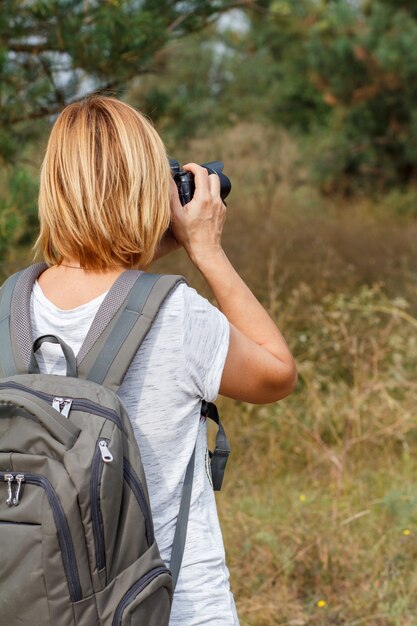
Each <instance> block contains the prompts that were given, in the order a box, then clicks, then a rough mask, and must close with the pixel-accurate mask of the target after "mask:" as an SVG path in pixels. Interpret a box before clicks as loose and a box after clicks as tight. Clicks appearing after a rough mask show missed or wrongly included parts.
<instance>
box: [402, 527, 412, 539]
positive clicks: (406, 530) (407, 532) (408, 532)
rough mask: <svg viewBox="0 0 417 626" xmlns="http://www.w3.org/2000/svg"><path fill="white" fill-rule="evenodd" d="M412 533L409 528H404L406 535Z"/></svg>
mask: <svg viewBox="0 0 417 626" xmlns="http://www.w3.org/2000/svg"><path fill="white" fill-rule="evenodd" d="M410 534H411V531H410V530H409V529H408V528H405V529H404V530H403V535H405V536H406V537H408V535H410Z"/></svg>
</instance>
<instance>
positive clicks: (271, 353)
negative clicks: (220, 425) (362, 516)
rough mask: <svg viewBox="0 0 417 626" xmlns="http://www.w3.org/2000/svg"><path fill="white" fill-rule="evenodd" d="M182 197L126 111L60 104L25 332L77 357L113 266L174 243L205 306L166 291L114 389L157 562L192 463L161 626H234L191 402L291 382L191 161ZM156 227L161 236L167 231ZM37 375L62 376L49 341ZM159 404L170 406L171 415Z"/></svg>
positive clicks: (183, 292)
mask: <svg viewBox="0 0 417 626" xmlns="http://www.w3.org/2000/svg"><path fill="white" fill-rule="evenodd" d="M185 169H188V170H189V171H191V172H192V173H193V174H194V176H195V183H196V191H195V195H194V198H193V199H192V201H191V202H190V203H189V204H188V205H186V206H184V207H183V206H181V204H180V202H179V199H178V193H177V189H176V186H175V184H174V183H173V181H172V179H171V175H170V169H169V166H168V161H167V157H166V152H165V148H164V146H163V143H162V141H161V139H160V138H159V136H158V134H157V133H156V131H155V130H154V129H153V127H152V126H151V125H150V124H149V122H148V121H147V120H146V119H145V118H144V117H143V116H142V115H141V114H140V113H139V112H138V111H136V110H135V109H133V108H132V107H130V106H129V105H127V104H124V103H122V102H120V101H118V100H116V99H114V98H108V97H102V96H92V97H89V98H87V99H85V100H83V101H81V102H77V103H73V104H71V105H69V106H67V107H66V108H65V109H64V110H63V111H62V113H61V114H60V116H59V117H58V119H57V121H56V122H55V124H54V127H53V129H52V132H51V135H50V138H49V141H48V145H47V149H46V154H45V158H44V162H43V165H42V171H41V185H40V194H39V215H40V225H41V228H40V235H39V238H38V241H37V248H38V250H39V252H40V253H41V254H42V255H43V256H44V258H45V260H46V261H47V263H48V265H49V267H48V269H46V270H45V271H44V272H43V273H42V274H41V275H40V277H39V279H38V281H37V282H36V283H35V284H34V287H33V291H32V297H31V323H32V329H33V336H34V337H37V336H40V335H43V334H56V335H59V336H60V337H61V338H62V339H63V340H64V341H65V342H67V343H68V344H69V345H70V346H71V347H72V349H73V350H74V352H75V354H77V352H78V351H79V349H80V347H81V345H82V343H83V340H84V338H85V336H86V334H87V331H88V329H89V327H90V325H91V323H92V321H93V318H94V316H95V314H96V312H97V310H98V308H99V306H100V304H101V302H102V301H103V299H104V297H105V295H106V293H107V291H108V290H109V288H110V287H111V286H112V284H113V283H114V281H115V280H116V279H117V277H118V276H119V275H120V273H121V272H123V271H125V270H126V269H129V268H140V269H146V268H147V267H148V265H149V264H150V262H151V261H152V260H153V259H154V258H156V257H157V256H160V255H161V254H166V253H167V252H169V251H170V250H173V249H176V248H177V247H179V246H183V247H184V248H185V250H186V252H187V254H188V256H189V258H190V260H191V262H192V263H193V264H194V265H195V266H196V267H197V268H198V269H199V271H200V272H201V273H202V275H203V276H204V278H205V279H206V281H207V283H208V284H209V286H210V287H211V289H212V291H213V294H214V296H215V298H216V300H217V302H218V305H219V309H220V310H219V309H217V308H216V307H214V306H212V305H211V304H210V303H209V302H208V301H207V300H205V299H204V298H202V297H201V296H199V295H198V294H197V293H196V291H195V290H194V289H192V288H190V287H188V286H186V285H184V284H180V285H179V286H177V288H176V289H175V290H174V291H173V293H172V294H171V295H170V296H169V297H168V298H167V300H166V301H165V303H164V305H163V307H162V309H161V310H160V312H159V314H158V316H157V319H156V321H155V323H154V325H153V326H152V328H151V330H150V332H149V334H148V335H147V337H146V339H145V341H144V343H143V344H142V346H141V347H140V349H139V350H138V352H137V354H136V357H135V358H134V360H133V362H132V364H131V366H130V368H129V370H128V372H127V375H126V376H125V379H124V381H123V384H122V386H121V388H120V390H119V393H120V396H121V398H122V399H123V401H124V403H125V405H126V407H127V409H128V412H129V416H130V419H131V420H132V424H133V427H134V430H135V435H136V437H137V441H138V445H139V448H140V450H141V455H142V463H143V466H144V468H145V472H146V476H147V482H148V489H149V494H150V501H151V506H152V513H153V518H154V524H155V534H156V538H157V541H158V545H159V548H160V551H161V555H162V558H163V559H164V560H165V561H166V562H167V564H169V561H170V553H171V546H172V540H173V536H174V530H175V524H176V518H177V514H178V507H179V501H180V495H181V488H182V482H183V479H184V473H185V469H186V467H187V464H188V461H189V459H190V456H191V454H192V451H193V449H194V446H195V443H196V442H197V447H196V468H195V478H194V483H193V493H192V502H191V509H190V516H189V524H188V531H187V543H186V547H185V552H184V557H183V562H182V568H181V572H180V576H179V580H178V584H177V588H176V591H175V595H174V602H173V607H172V615H171V620H170V624H172V626H174V625H175V626H197V625H203V624H204V625H207V626H209V625H210V626H229V625H230V626H232V625H233V626H235V625H236V624H238V618H237V615H236V609H235V605H234V601H233V596H232V594H231V592H230V590H229V582H228V578H229V574H228V570H227V567H226V564H225V555H224V547H223V542H222V536H221V531H220V526H219V521H218V517H217V511H216V505H215V499H214V495H213V491H212V488H211V484H210V477H209V475H208V473H207V471H206V449H207V437H206V424H205V423H204V422H203V421H201V419H200V407H201V400H202V399H205V400H207V401H212V400H214V399H215V398H216V396H217V395H218V393H220V394H223V395H225V396H227V397H230V398H235V399H238V400H243V401H246V402H253V403H266V402H274V401H277V400H280V399H281V398H283V397H284V396H286V395H287V394H289V393H290V392H291V390H292V389H293V388H294V386H295V383H296V370H295V365H294V361H293V358H292V356H291V354H290V351H289V349H288V347H287V345H286V343H285V340H284V339H283V337H282V335H281V333H280V332H279V330H278V329H277V327H276V326H275V324H274V322H273V321H272V320H271V318H270V317H269V315H268V314H267V313H266V311H265V310H264V309H263V307H262V306H261V305H260V303H259V302H258V301H257V300H256V298H255V297H254V295H253V294H252V293H251V291H250V289H249V288H248V287H247V286H246V285H245V283H244V282H243V281H242V280H241V279H240V278H239V276H238V274H237V273H236V271H235V270H234V269H233V267H232V265H231V264H230V262H229V260H228V259H227V256H226V254H225V253H224V251H223V249H222V246H221V233H222V228H223V224H224V221H225V215H226V209H225V206H224V204H223V203H222V201H221V198H220V195H219V192H220V189H219V179H218V177H217V175H210V176H209V175H208V173H207V171H206V170H205V169H204V168H201V167H199V166H198V165H196V164H194V163H191V164H189V165H187V166H185ZM169 227H170V228H169ZM38 361H39V365H40V369H41V371H42V372H46V373H54V374H64V373H65V364H64V362H63V358H62V356H61V353H60V350H59V346H54V345H51V344H43V345H42V347H41V349H40V350H39V352H38ZM173 408H174V409H175V410H173Z"/></svg>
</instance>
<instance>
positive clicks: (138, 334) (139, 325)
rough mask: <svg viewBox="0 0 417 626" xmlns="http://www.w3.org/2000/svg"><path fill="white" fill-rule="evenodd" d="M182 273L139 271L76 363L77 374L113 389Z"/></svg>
mask: <svg viewBox="0 0 417 626" xmlns="http://www.w3.org/2000/svg"><path fill="white" fill-rule="evenodd" d="M181 282H185V278H183V277H182V276H172V275H164V274H148V273H145V272H143V273H141V274H140V275H139V276H138V278H137V279H136V281H135V283H134V285H133V286H132V288H131V290H130V292H129V294H128V296H127V297H126V299H125V301H124V302H123V304H122V305H121V307H120V309H119V311H118V313H117V315H116V316H115V317H114V318H113V320H112V322H111V323H110V324H109V325H108V327H107V328H106V330H105V331H104V332H103V333H102V334H101V335H100V337H99V338H98V340H97V341H96V342H95V344H94V345H93V346H92V347H91V349H90V350H89V351H88V352H87V354H86V355H85V356H84V358H83V359H82V361H81V362H80V363H79V366H78V375H79V376H81V377H82V378H86V379H88V380H91V381H93V382H96V383H99V384H102V385H105V386H106V387H110V388H111V389H113V390H115V391H117V389H118V388H119V387H120V385H121V383H122V380H123V378H124V375H125V373H126V371H127V370H128V368H129V365H130V363H131V362H132V360H133V357H134V356H135V354H136V352H137V350H138V349H139V347H140V345H141V343H142V341H143V340H144V338H145V337H146V335H147V333H148V331H149V329H150V327H151V326H152V322H153V321H154V319H155V317H156V315H157V313H158V311H159V309H160V307H161V305H162V303H163V302H164V300H165V299H166V297H167V296H168V295H169V294H170V293H171V292H172V291H173V289H174V288H175V287H176V286H177V285H178V284H179V283H181Z"/></svg>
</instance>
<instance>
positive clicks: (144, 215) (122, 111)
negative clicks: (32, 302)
mask: <svg viewBox="0 0 417 626" xmlns="http://www.w3.org/2000/svg"><path fill="white" fill-rule="evenodd" d="M170 176H171V174H170V168H169V164H168V160H167V154H166V150H165V147H164V144H163V143H162V140H161V138H160V137H159V135H158V133H157V132H156V131H155V129H154V128H153V126H152V125H151V123H150V122H149V121H148V120H147V119H146V118H145V117H144V116H143V115H142V114H141V113H139V112H138V111H137V110H136V109H134V108H133V107H131V106H130V105H128V104H126V103H124V102H121V101H120V100H117V99H116V98H111V97H107V96H100V95H93V96H89V97H87V98H85V99H83V100H81V101H78V102H74V103H72V104H69V105H68V106H66V107H65V108H64V109H63V110H62V112H61V113H60V115H59V116H58V118H57V120H56V122H55V124H54V126H53V128H52V131H51V134H50V136H49V140H48V144H47V148H46V154H45V157H44V160H43V164H42V168H41V178H40V190H39V219H40V234H39V237H38V239H37V242H36V244H35V248H36V250H37V252H38V253H41V254H42V255H43V257H44V259H45V261H46V262H47V263H49V264H59V263H62V262H63V261H64V259H68V258H72V259H74V258H76V259H77V260H79V262H80V265H81V267H83V268H85V269H93V270H103V269H105V268H106V267H110V266H114V265H121V266H123V267H126V268H129V267H130V268H131V267H137V266H139V265H147V264H149V263H150V262H151V260H152V258H153V257H154V254H155V249H156V247H157V245H158V243H159V241H160V240H161V238H162V236H163V234H164V232H165V231H166V230H167V228H168V226H169V223H170V215H171V213H170V203H169V189H170Z"/></svg>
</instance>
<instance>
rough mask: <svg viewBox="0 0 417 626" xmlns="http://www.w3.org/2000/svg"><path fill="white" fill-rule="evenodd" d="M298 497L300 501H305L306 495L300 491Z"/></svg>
mask: <svg viewBox="0 0 417 626" xmlns="http://www.w3.org/2000/svg"><path fill="white" fill-rule="evenodd" d="M299 498H300V502H305V501H306V497H305V495H304V494H303V493H300V495H299Z"/></svg>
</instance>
